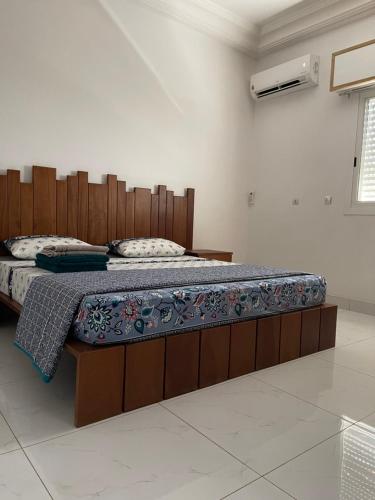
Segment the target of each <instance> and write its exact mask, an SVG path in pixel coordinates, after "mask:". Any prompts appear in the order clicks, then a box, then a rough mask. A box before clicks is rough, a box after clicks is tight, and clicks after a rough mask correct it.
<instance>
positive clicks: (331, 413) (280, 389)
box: [253, 375, 375, 423]
mask: <svg viewBox="0 0 375 500" xmlns="http://www.w3.org/2000/svg"><path fill="white" fill-rule="evenodd" d="M253 377H254V378H256V379H257V380H259V381H260V382H263V383H264V384H267V385H269V386H270V387H273V388H274V389H277V390H279V391H281V392H284V393H285V394H288V396H292V397H293V398H295V399H298V400H299V401H303V402H304V403H307V404H309V405H311V406H314V407H315V408H318V409H319V410H322V411H325V412H326V413H329V414H330V415H332V416H333V417H336V418H341V420H345V422H350V423H352V422H351V421H350V420H347V419H346V418H345V417H343V416H342V415H337V413H334V412H333V411H330V410H327V409H326V408H322V407H321V406H318V405H316V404H315V403H311V401H308V400H307V399H303V398H301V397H300V396H296V395H295V394H293V393H292V392H288V391H286V390H285V389H282V388H281V387H278V386H277V385H274V384H271V383H270V382H265V381H264V380H262V379H261V378H259V377H256V376H255V375H254V376H253ZM374 412H375V409H374ZM374 412H372V413H374ZM370 415H371V413H370ZM363 418H365V417H363Z"/></svg>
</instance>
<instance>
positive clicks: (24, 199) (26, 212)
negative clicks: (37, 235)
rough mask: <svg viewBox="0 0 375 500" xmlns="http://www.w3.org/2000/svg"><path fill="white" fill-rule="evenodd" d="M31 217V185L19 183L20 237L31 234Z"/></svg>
mask: <svg viewBox="0 0 375 500" xmlns="http://www.w3.org/2000/svg"><path fill="white" fill-rule="evenodd" d="M33 215H34V197H33V185H32V184H31V183H30V184H29V183H21V235H28V234H33V227H34V222H33ZM21 235H20V236H21Z"/></svg>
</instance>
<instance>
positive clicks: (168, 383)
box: [0, 167, 337, 426]
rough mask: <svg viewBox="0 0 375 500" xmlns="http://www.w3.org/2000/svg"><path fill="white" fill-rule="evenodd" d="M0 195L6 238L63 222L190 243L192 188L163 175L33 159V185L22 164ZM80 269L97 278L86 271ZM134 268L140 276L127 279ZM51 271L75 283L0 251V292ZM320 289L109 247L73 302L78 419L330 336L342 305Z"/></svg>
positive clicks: (319, 281)
mask: <svg viewBox="0 0 375 500" xmlns="http://www.w3.org/2000/svg"><path fill="white" fill-rule="evenodd" d="M1 203H3V204H4V203H5V204H6V210H1V211H0V214H1V216H0V217H1V220H0V230H1V232H0V237H1V239H5V238H6V237H9V236H16V235H20V234H56V233H57V234H62V235H70V236H73V237H79V238H81V239H82V240H84V241H88V242H89V243H93V244H103V243H105V242H106V241H109V240H111V239H115V238H124V237H148V236H159V237H164V238H168V239H171V240H174V241H176V242H177V243H179V244H181V245H182V246H184V247H186V248H188V249H190V248H192V239H193V214H194V190H192V189H188V190H187V191H186V195H185V196H174V194H173V192H171V191H168V190H167V189H166V187H165V186H159V187H158V191H157V193H155V194H153V193H152V192H151V190H149V189H143V188H136V189H135V190H134V191H131V192H126V185H125V183H124V182H122V181H117V178H116V177H115V176H113V175H110V176H108V180H107V184H89V183H88V176H87V173H84V172H78V174H77V176H68V178H67V179H66V180H56V171H55V169H51V168H47V167H33V181H32V183H30V184H26V183H21V182H20V176H19V172H18V171H15V170H9V171H8V172H7V174H6V175H3V176H0V204H1ZM0 208H1V207H0ZM3 208H4V207H3ZM75 274H76V273H75ZM79 274H81V273H79ZM82 274H83V275H86V276H83V277H82V280H83V281H84V280H85V279H86V278H87V280H88V281H90V280H89V278H88V275H89V274H91V273H82ZM125 275H126V280H128V281H127V283H128V284H127V286H126V287H125V286H123V285H122V283H124V279H125V278H124V276H125ZM40 277H42V278H43V277H44V278H45V279H40ZM131 277H133V278H132V279H133V281H134V279H135V280H136V283H142V286H139V285H138V286H129V283H130V284H131V283H132V280H131V279H130V278H131ZM36 278H38V280H36ZM107 278H108V279H107ZM72 279H73V278H72ZM90 279H91V278H90ZM98 279H99V278H98ZM82 280H81V281H82ZM106 280H107V282H108V283H107V285H106V286H104V285H103V284H102V283H104V282H105V281H106ZM129 280H130V281H129ZM48 281H50V282H51V284H52V285H51V287H52V288H53V289H54V288H56V287H60V286H61V287H64V286H65V287H66V286H68V285H69V286H70V287H71V286H73V284H74V279H73V281H72V282H69V283H67V278H66V277H62V278H58V277H55V276H54V273H49V272H48V271H44V270H41V269H39V268H36V267H35V264H34V261H18V260H15V259H12V258H10V257H8V256H2V257H0V300H1V301H2V302H3V304H4V305H6V306H7V307H9V308H11V309H13V310H15V311H16V312H17V313H20V312H21V311H22V306H23V304H24V303H25V301H26V306H25V307H24V310H25V308H26V307H27V300H28V299H27V297H28V295H27V294H28V290H29V289H30V286H31V284H32V283H34V285H35V283H39V282H44V283H46V282H48ZM146 281H147V282H149V283H151V285H149V284H148V283H146V284H145V282H146ZM116 282H118V283H119V285H118V287H117V289H115V288H113V289H112V288H111V287H112V286H113V283H116ZM80 285H81V284H80ZM74 286H75V287H76V288H79V287H78V285H77V284H75V285H74ZM34 288H35V286H34ZM101 289H103V291H102V292H98V291H100V290H101ZM90 290H95V293H89V291H90ZM325 294H326V282H325V280H324V278H323V277H321V276H316V275H312V274H308V273H300V272H285V271H282V270H277V269H271V268H259V266H253V268H252V269H249V268H246V269H245V268H244V267H243V268H241V266H240V265H236V264H231V263H225V262H219V261H214V260H207V259H200V258H197V257H192V256H188V255H185V256H182V257H175V258H151V259H150V258H148V259H134V258H133V259H127V258H118V257H111V259H110V261H109V264H108V272H105V276H103V275H101V277H100V287H99V288H98V285H97V284H96V288H92V283H90V286H86V288H84V290H83V292H82V293H81V295H79V300H77V303H76V304H73V306H72V307H73V309H72V310H74V316H72V321H71V329H70V334H69V337H67V338H65V337H64V339H63V345H64V346H65V349H66V350H67V351H68V352H70V353H71V354H72V355H73V356H74V357H75V358H76V359H77V377H76V404H75V423H76V425H77V426H81V425H86V424H88V423H92V422H95V421H98V420H101V419H103V418H107V417H110V416H112V415H116V414H118V413H121V412H122V411H129V410H132V409H135V408H139V407H141V406H144V405H147V404H151V403H154V402H157V401H160V400H162V399H166V398H169V397H173V396H177V395H179V394H183V393H185V392H189V391H191V390H194V389H197V388H200V387H206V386H208V385H211V384H214V383H218V382H221V381H224V380H226V379H228V378H232V377H235V376H240V375H244V374H246V373H250V372H251V371H253V370H256V369H262V368H265V367H268V366H272V365H274V364H277V363H280V362H285V361H288V360H291V359H295V358H297V357H299V356H303V355H306V354H310V353H313V352H316V351H318V350H321V349H326V348H330V347H333V346H334V344H335V331H336V312H337V308H336V306H331V305H327V304H325V303H324V302H325ZM29 295H30V294H29ZM38 307H39V306H38ZM30 321H31V323H29V327H30V329H32V328H34V327H35V326H36V322H35V319H33V318H32V319H30ZM21 322H22V316H21ZM69 324H70V321H69ZM26 325H27V323H26ZM34 329H35V328H34Z"/></svg>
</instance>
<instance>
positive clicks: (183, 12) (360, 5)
mask: <svg viewBox="0 0 375 500" xmlns="http://www.w3.org/2000/svg"><path fill="white" fill-rule="evenodd" d="M0 1H1V0H0ZM99 1H100V2H101V4H106V3H108V2H110V1H111V0H99ZM134 1H136V2H140V3H142V4H144V5H146V6H148V7H150V8H152V9H153V10H156V11H158V12H160V13H162V14H165V15H167V16H169V17H173V18H174V19H177V20H179V21H181V22H183V23H185V24H188V25H190V26H192V27H194V28H196V29H198V30H200V31H202V32H204V33H207V34H209V35H211V36H214V37H216V38H219V39H220V40H222V41H223V42H225V43H227V44H229V45H231V46H232V47H235V48H236V49H239V50H241V51H244V52H246V53H248V54H250V55H251V56H253V57H258V56H260V55H262V54H266V53H268V52H271V51H273V50H278V49H280V48H281V47H286V46H288V45H291V44H293V43H296V42H297V41H298V40H303V39H305V38H307V37H309V36H313V35H314V34H317V33H322V32H324V31H328V30H330V29H334V28H336V27H338V26H341V25H343V24H345V23H349V22H352V21H353V20H357V19H360V18H361V17H368V16H371V15H374V14H375V0H134Z"/></svg>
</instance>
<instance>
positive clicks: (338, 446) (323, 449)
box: [267, 425, 375, 500]
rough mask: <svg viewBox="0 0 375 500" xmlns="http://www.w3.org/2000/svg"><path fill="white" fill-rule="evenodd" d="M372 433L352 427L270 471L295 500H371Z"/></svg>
mask: <svg viewBox="0 0 375 500" xmlns="http://www.w3.org/2000/svg"><path fill="white" fill-rule="evenodd" d="M374 470H375V434H373V433H371V432H367V431H366V430H364V429H362V428H361V427H359V426H357V425H353V426H351V427H349V428H348V429H346V430H345V431H343V432H342V433H340V434H338V435H337V436H334V437H332V438H330V439H329V440H327V441H325V442H324V443H322V444H320V445H319V446H316V447H315V448H313V449H311V450H310V451H307V452H306V453H304V454H303V455H300V456H299V457H298V458H296V459H294V460H292V461H291V462H289V463H287V464H285V465H284V466H282V467H280V468H279V469H276V470H275V471H273V472H271V473H270V474H269V475H268V476H267V478H268V479H270V480H271V481H272V482H273V483H274V484H276V485H278V486H279V487H280V488H282V489H284V490H286V491H288V492H289V493H290V494H291V495H293V496H294V497H295V498H298V500H317V499H319V500H320V499H322V500H344V499H348V500H359V499H361V500H373V499H374V498H375V474H374Z"/></svg>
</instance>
